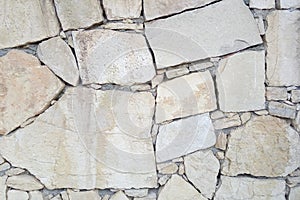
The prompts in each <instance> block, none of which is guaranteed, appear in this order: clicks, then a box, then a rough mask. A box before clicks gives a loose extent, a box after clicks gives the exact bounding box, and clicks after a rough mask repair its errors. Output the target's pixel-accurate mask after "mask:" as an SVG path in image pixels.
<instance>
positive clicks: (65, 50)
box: [37, 37, 79, 86]
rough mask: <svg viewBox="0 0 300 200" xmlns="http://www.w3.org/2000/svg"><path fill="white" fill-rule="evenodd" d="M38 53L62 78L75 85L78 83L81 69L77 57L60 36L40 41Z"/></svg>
mask: <svg viewBox="0 0 300 200" xmlns="http://www.w3.org/2000/svg"><path fill="white" fill-rule="evenodd" d="M37 55H38V57H39V59H40V60H41V61H42V62H43V63H45V64H46V65H47V67H49V68H50V69H51V70H52V71H53V72H54V73H55V74H56V75H57V76H59V77H60V78H61V79H63V80H64V81H66V82H67V83H69V84H71V85H73V86H76V85H77V84H78V82H79V71H78V68H77V64H76V60H75V57H74V55H73V53H72V51H71V49H70V47H69V46H68V45H67V44H66V43H65V42H64V41H63V40H62V39H61V38H60V37H55V38H51V39H49V40H47V41H44V42H42V43H40V44H39V46H38V49H37Z"/></svg>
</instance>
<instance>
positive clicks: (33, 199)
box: [29, 191, 44, 200]
mask: <svg viewBox="0 0 300 200" xmlns="http://www.w3.org/2000/svg"><path fill="white" fill-rule="evenodd" d="M29 197H30V198H29V200H44V198H43V194H42V193H41V192H40V191H31V192H29Z"/></svg>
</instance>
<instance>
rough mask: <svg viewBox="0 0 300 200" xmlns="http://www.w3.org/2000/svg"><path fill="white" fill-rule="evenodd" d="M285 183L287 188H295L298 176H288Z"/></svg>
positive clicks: (299, 182) (299, 181) (298, 180)
mask: <svg viewBox="0 0 300 200" xmlns="http://www.w3.org/2000/svg"><path fill="white" fill-rule="evenodd" d="M286 183H287V185H288V186H289V187H295V186H296V185H298V184H300V176H293V177H291V176H288V177H287V181H286Z"/></svg>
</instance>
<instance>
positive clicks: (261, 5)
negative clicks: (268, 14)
mask: <svg viewBox="0 0 300 200" xmlns="http://www.w3.org/2000/svg"><path fill="white" fill-rule="evenodd" d="M249 6H250V8H256V9H272V8H275V0H250V3H249Z"/></svg>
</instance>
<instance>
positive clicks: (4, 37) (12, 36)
mask: <svg viewBox="0 0 300 200" xmlns="http://www.w3.org/2000/svg"><path fill="white" fill-rule="evenodd" d="M12 10H13V12H11V11H12ZM0 19H1V23H0V33H1V34H0V49H2V48H7V47H14V46H19V45H23V44H26V43H29V42H36V41H39V40H42V39H44V38H47V37H53V36H55V35H58V34H59V23H58V20H57V18H56V15H55V9H54V5H53V3H52V1H51V0H44V1H40V0H31V1H5V0H4V1H0Z"/></svg>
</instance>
